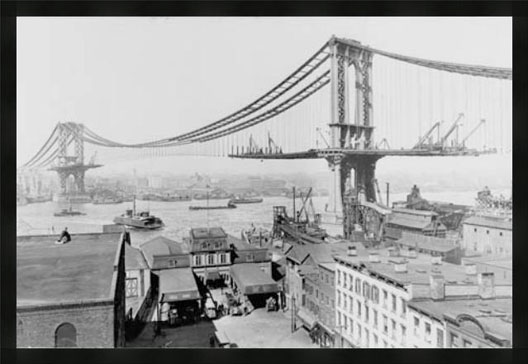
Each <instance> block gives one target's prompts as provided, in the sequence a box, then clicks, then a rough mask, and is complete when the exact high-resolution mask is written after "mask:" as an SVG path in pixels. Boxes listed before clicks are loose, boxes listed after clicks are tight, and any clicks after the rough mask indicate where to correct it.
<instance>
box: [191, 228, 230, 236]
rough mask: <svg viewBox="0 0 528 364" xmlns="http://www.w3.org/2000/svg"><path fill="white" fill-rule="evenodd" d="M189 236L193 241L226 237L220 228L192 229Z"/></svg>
mask: <svg viewBox="0 0 528 364" xmlns="http://www.w3.org/2000/svg"><path fill="white" fill-rule="evenodd" d="M191 236H192V237H193V238H194V239H205V238H225V237H227V234H226V232H225V231H224V229H222V228H221V227H212V228H192V229H191Z"/></svg>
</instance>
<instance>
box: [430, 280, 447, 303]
mask: <svg viewBox="0 0 528 364" xmlns="http://www.w3.org/2000/svg"><path fill="white" fill-rule="evenodd" d="M429 287H430V293H431V298H432V299H433V300H443V299H444V298H445V279H444V276H443V275H441V274H432V275H430V276H429Z"/></svg>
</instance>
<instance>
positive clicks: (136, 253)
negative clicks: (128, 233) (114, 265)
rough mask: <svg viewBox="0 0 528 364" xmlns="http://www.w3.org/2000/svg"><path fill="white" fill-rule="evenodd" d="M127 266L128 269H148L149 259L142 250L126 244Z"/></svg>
mask: <svg viewBox="0 0 528 364" xmlns="http://www.w3.org/2000/svg"><path fill="white" fill-rule="evenodd" d="M125 266H126V270H135V269H148V264H147V261H146V260H145V257H144V256H143V253H142V252H141V250H139V249H137V248H134V247H132V246H130V245H129V244H125Z"/></svg>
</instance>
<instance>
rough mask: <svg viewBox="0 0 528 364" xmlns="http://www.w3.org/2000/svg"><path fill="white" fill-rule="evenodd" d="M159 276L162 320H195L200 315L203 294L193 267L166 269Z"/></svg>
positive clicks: (160, 314) (160, 315)
mask: <svg viewBox="0 0 528 364" xmlns="http://www.w3.org/2000/svg"><path fill="white" fill-rule="evenodd" d="M158 276H159V282H160V284H159V286H160V288H159V307H158V309H159V311H158V312H159V317H160V320H161V321H170V322H171V323H173V322H174V321H173V320H186V319H190V320H193V319H194V318H195V317H197V316H199V315H200V312H201V308H202V295H201V294H200V290H199V288H198V285H197V282H196V277H195V275H194V273H193V271H192V269H191V268H189V267H187V268H172V269H164V270H161V271H159V272H158Z"/></svg>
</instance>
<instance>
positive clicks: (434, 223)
mask: <svg viewBox="0 0 528 364" xmlns="http://www.w3.org/2000/svg"><path fill="white" fill-rule="evenodd" d="M384 230H385V234H384V236H385V238H387V239H390V240H398V239H400V238H401V237H402V232H403V231H408V232H411V233H417V234H422V235H427V236H437V237H441V238H443V237H445V236H446V232H447V229H446V227H445V225H444V224H442V223H441V222H440V219H439V218H438V214H437V213H436V212H433V211H423V210H413V209H405V208H395V209H392V213H391V214H390V215H389V217H388V220H387V222H386V224H385V228H384Z"/></svg>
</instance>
